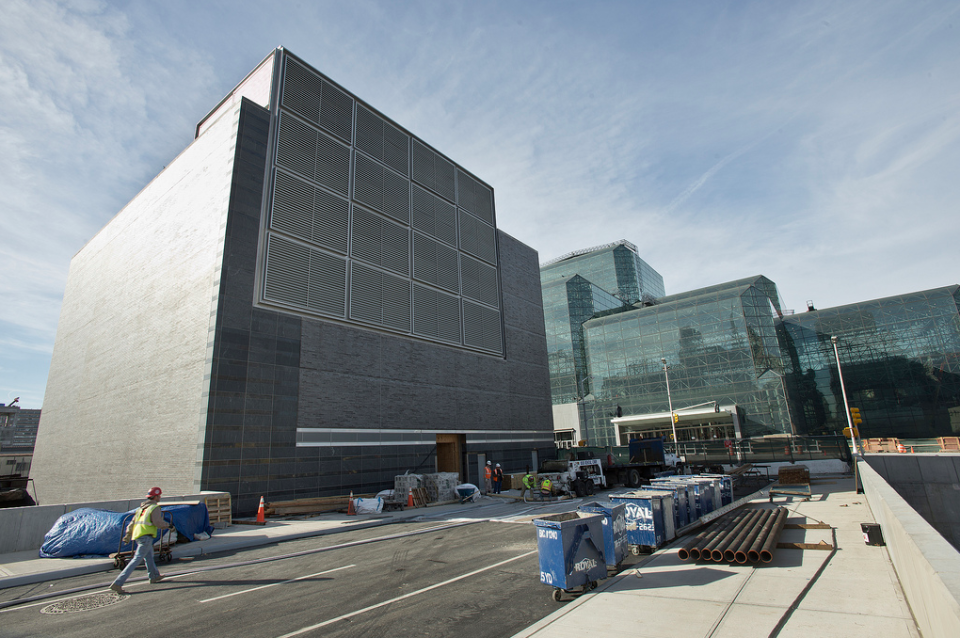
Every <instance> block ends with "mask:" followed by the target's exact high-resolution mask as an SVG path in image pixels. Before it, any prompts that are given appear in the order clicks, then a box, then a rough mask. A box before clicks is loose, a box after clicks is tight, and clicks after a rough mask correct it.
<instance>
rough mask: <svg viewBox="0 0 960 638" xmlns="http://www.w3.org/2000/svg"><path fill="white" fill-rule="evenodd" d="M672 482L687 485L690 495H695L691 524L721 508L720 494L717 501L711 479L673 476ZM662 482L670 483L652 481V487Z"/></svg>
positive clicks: (659, 480) (658, 480) (691, 510)
mask: <svg viewBox="0 0 960 638" xmlns="http://www.w3.org/2000/svg"><path fill="white" fill-rule="evenodd" d="M670 480H673V481H679V482H682V483H686V484H687V485H688V486H689V487H690V488H691V489H689V490H688V494H690V493H691V492H692V495H693V506H692V507H690V512H691V514H692V518H691V520H690V522H693V521H695V520H697V519H698V518H700V517H701V516H703V515H704V514H709V513H710V512H712V511H713V510H715V509H717V507H719V503H720V494H719V492H718V491H717V492H716V500H715V499H714V494H715V490H714V484H713V482H712V481H711V480H710V479H698V478H697V477H696V476H673V477H670ZM661 482H669V481H666V480H661V479H653V480H652V481H650V484H651V485H652V486H657V485H659V484H660V483H661Z"/></svg>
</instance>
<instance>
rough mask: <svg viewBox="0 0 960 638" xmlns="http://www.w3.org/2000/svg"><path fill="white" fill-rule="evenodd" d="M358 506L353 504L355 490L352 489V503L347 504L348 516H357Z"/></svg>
mask: <svg viewBox="0 0 960 638" xmlns="http://www.w3.org/2000/svg"><path fill="white" fill-rule="evenodd" d="M356 515H357V508H356V507H355V506H354V505H353V490H350V503H349V504H348V505H347V516H356Z"/></svg>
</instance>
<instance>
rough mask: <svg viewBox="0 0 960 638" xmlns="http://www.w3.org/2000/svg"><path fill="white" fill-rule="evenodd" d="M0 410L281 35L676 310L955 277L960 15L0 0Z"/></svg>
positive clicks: (846, 5) (560, 240) (504, 216)
mask: <svg viewBox="0 0 960 638" xmlns="http://www.w3.org/2000/svg"><path fill="white" fill-rule="evenodd" d="M3 8H4V15H3V20H2V21H0V233H2V234H0V264H2V265H0V403H9V402H10V401H12V400H13V399H14V398H15V397H20V405H21V406H22V407H26V408H40V407H42V403H43V394H44V390H45V387H46V378H47V371H48V368H49V365H50V357H51V353H52V351H53V347H54V342H55V339H56V331H57V321H58V318H59V313H60V304H61V300H62V297H63V290H64V286H65V283H66V277H67V272H68V269H69V265H70V260H71V259H72V257H73V256H74V255H75V254H76V253H77V251H79V250H80V249H81V248H82V247H83V246H84V244H85V243H86V242H88V241H89V240H90V239H91V238H92V237H93V236H94V235H95V234H96V233H97V232H98V231H99V230H100V229H101V228H102V227H103V226H104V225H105V224H106V223H107V222H108V221H109V220H110V219H111V218H112V217H113V216H114V215H116V213H117V212H119V211H120V209H121V208H122V207H123V206H124V205H125V204H126V203H127V202H128V201H130V200H131V199H132V198H133V197H134V196H135V195H136V194H137V192H138V191H139V190H140V189H142V188H143V187H144V186H145V185H146V184H147V183H148V182H149V181H150V180H151V179H152V178H153V177H154V176H156V175H157V174H158V173H159V172H160V171H161V170H162V169H163V167H164V166H165V165H166V164H167V163H168V162H170V161H171V160H173V158H175V157H176V156H177V155H178V154H179V153H180V152H181V151H182V150H183V149H184V148H185V147H186V146H187V145H189V144H190V142H191V141H192V139H193V135H194V130H195V126H196V124H197V122H199V121H200V120H201V119H202V118H203V116H204V115H206V114H207V113H208V112H209V111H210V110H211V109H212V108H213V107H214V106H216V104H217V103H218V102H219V101H220V100H221V99H222V98H223V97H224V96H225V95H226V94H227V93H229V92H230V91H231V90H232V89H233V87H234V86H236V85H237V84H238V83H239V82H240V81H241V80H242V79H243V77H244V76H245V75H246V74H247V73H248V72H249V71H251V70H252V69H253V68H254V67H255V66H256V65H257V64H258V63H259V62H260V61H261V60H262V59H263V58H264V57H266V56H267V55H268V54H269V53H270V52H271V51H272V50H273V49H274V48H275V47H277V46H283V47H285V48H286V49H288V50H289V51H291V52H292V53H294V54H296V55H297V56H299V57H300V58H302V59H304V60H305V61H306V62H307V63H309V64H311V65H312V66H314V67H315V68H317V69H318V70H320V71H321V72H323V73H324V74H325V75H327V76H328V77H330V78H331V79H333V80H334V81H335V82H337V83H339V84H341V85H342V86H343V87H344V88H346V89H347V90H349V91H351V92H352V93H354V94H356V95H357V96H359V97H360V98H361V99H362V100H363V101H365V102H366V103H368V104H370V105H372V106H373V107H374V108H376V109H378V110H380V111H381V112H383V113H384V114H386V115H387V116H388V117H389V118H391V119H393V120H394V121H395V122H397V123H398V124H400V125H401V126H403V127H404V128H406V129H407V130H409V131H411V132H412V133H414V134H415V135H417V136H418V137H420V138H421V139H423V140H424V141H426V142H427V143H428V144H430V145H432V146H433V147H434V148H436V149H437V150H439V151H440V152H441V153H443V154H445V155H446V156H448V157H449V158H450V159H452V160H453V161H455V162H457V163H458V164H460V165H462V166H464V167H465V168H466V169H467V170H469V171H470V172H472V173H474V174H475V175H477V176H478V177H479V178H480V179H482V180H484V181H485V182H487V183H488V184H490V185H491V186H493V188H494V192H495V206H496V214H497V225H498V227H499V228H500V229H501V230H503V231H504V232H506V233H508V234H509V235H511V236H513V237H515V238H517V239H518V240H520V241H522V242H524V243H526V244H528V245H529V246H531V247H533V248H534V249H535V250H537V251H538V253H539V259H540V261H541V262H546V261H548V260H551V259H553V258H556V257H559V256H561V255H563V254H565V253H568V252H570V251H574V250H578V249H582V248H587V247H591V246H596V245H601V244H606V243H609V242H614V241H617V240H620V239H626V240H628V241H630V242H632V243H634V244H635V245H636V246H637V247H638V248H639V252H640V256H641V257H642V258H643V259H644V260H645V261H646V262H647V263H649V264H650V265H651V266H652V267H653V268H655V269H656V270H657V271H658V272H660V274H661V275H663V279H664V284H665V287H666V290H667V294H674V293H679V292H684V291H688V290H693V289H696V288H701V287H704V286H708V285H712V284H716V283H721V282H725V281H730V280H734V279H740V278H743V277H748V276H753V275H758V274H762V275H766V276H767V277H769V278H770V279H772V280H773V281H774V282H775V283H776V284H777V286H778V289H779V291H780V295H781V297H782V298H783V300H784V303H785V307H786V308H792V309H796V310H797V311H798V312H799V311H802V310H805V309H806V305H807V300H812V301H813V302H814V303H815V305H816V307H817V308H827V307H832V306H838V305H844V304H847V303H854V302H857V301H864V300H868V299H876V298H881V297H888V296H893V295H897V294H901V293H908V292H914V291H919V290H926V289H930V288H936V287H939V286H946V285H951V284H957V283H960V250H958V238H960V204H958V202H960V171H958V168H960V143H958V142H960V3H957V2H936V1H934V2H925V1H923V0H904V1H899V0H898V1H883V0H869V1H867V0H862V1H861V0H846V1H845V2H840V3H838V2H818V1H813V0H811V1H807V2H770V1H763V2H751V1H748V0H731V1H729V2H727V1H722V0H710V1H707V0H704V1H700V2H690V1H677V2H663V1H661V0H650V1H644V0H634V1H602V0H593V1H589V2H588V1H581V2H572V1H565V0H549V1H521V0H509V1H504V2H496V1H474V2H466V1H459V0H447V1H445V2H440V1H432V0H422V1H421V0H407V1H401V0H382V1H378V0H350V2H344V1H343V0H336V1H326V0H316V1H306V0H304V1H289V2H270V1H266V0H258V1H257V2H249V1H247V0H228V1H223V2H219V1H201V2H197V1H196V0H190V1H180V0H164V2H148V1H146V0H139V1H129V2H124V1H112V2H102V1H96V0H78V1H75V2H53V1H49V0H23V1H22V0H4V3H3Z"/></svg>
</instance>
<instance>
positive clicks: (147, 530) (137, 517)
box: [130, 503, 160, 540]
mask: <svg viewBox="0 0 960 638" xmlns="http://www.w3.org/2000/svg"><path fill="white" fill-rule="evenodd" d="M158 507H160V506H159V505H158V504H156V503H152V504H150V505H147V506H146V507H142V508H140V509H139V510H137V513H136V514H134V516H133V532H131V534H130V540H137V539H138V538H140V537H141V536H156V535H157V527H156V525H151V524H150V523H151V517H152V516H153V510H155V509H157V508H158Z"/></svg>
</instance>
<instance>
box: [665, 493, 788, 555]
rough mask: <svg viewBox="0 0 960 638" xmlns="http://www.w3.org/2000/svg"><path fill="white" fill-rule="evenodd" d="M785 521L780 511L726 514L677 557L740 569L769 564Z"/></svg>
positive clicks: (766, 510)
mask: <svg viewBox="0 0 960 638" xmlns="http://www.w3.org/2000/svg"><path fill="white" fill-rule="evenodd" d="M786 520H787V510H786V509H784V508H782V507H778V508H776V509H764V510H744V511H740V512H733V513H730V514H728V515H726V516H724V517H723V518H720V519H718V520H717V521H716V522H715V523H714V524H713V525H711V526H710V527H708V528H707V529H705V530H704V531H703V532H701V533H700V534H698V535H697V536H696V537H695V538H694V539H693V540H691V541H690V542H689V543H687V545H686V546H684V547H683V548H682V549H680V551H679V553H678V557H679V558H680V560H689V559H691V558H692V559H694V560H703V561H715V562H728V563H739V564H741V565H742V564H745V563H747V562H748V561H749V562H751V563H756V562H758V561H762V562H764V563H769V562H770V561H771V560H773V550H774V549H775V548H776V546H777V541H778V540H779V538H780V533H781V532H782V531H783V524H784V523H785V522H786Z"/></svg>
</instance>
